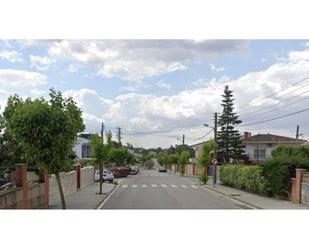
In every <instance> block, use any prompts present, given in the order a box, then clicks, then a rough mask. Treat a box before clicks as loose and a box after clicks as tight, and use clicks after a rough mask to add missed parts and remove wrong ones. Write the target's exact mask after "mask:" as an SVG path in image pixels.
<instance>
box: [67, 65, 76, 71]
mask: <svg viewBox="0 0 309 249" xmlns="http://www.w3.org/2000/svg"><path fill="white" fill-rule="evenodd" d="M68 71H69V72H70V73H75V72H77V71H78V66H77V65H75V64H70V65H69V66H68Z"/></svg>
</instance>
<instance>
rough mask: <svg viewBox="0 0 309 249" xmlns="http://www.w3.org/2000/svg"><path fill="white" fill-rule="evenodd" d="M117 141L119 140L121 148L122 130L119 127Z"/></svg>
mask: <svg viewBox="0 0 309 249" xmlns="http://www.w3.org/2000/svg"><path fill="white" fill-rule="evenodd" d="M117 139H118V144H119V145H120V146H121V128H120V127H117Z"/></svg>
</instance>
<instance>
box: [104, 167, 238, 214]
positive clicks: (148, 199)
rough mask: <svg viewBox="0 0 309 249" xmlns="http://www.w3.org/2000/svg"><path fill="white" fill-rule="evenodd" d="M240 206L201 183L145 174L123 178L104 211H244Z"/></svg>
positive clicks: (150, 171)
mask: <svg viewBox="0 0 309 249" xmlns="http://www.w3.org/2000/svg"><path fill="white" fill-rule="evenodd" d="M240 208H244V207H243V206H242V205H240V204H239V203H236V202H234V201H232V200H230V199H227V198H225V197H223V196H220V195H218V194H216V193H213V192H211V191H208V190H205V189H203V188H202V187H200V186H199V184H198V182H197V179H193V178H187V177H181V176H176V175H173V174H171V173H159V172H158V171H157V170H143V171H141V172H140V173H139V174H138V175H133V176H132V175H130V176H128V177H127V178H122V179H121V180H120V184H119V186H118V189H117V190H116V191H115V192H114V194H113V195H112V196H111V197H110V198H109V199H108V200H107V202H106V203H105V204H104V205H103V207H102V209H240Z"/></svg>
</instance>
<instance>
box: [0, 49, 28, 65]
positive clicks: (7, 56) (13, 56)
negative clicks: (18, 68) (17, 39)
mask: <svg viewBox="0 0 309 249" xmlns="http://www.w3.org/2000/svg"><path fill="white" fill-rule="evenodd" d="M0 59H2V60H7V61H9V62H11V63H16V62H19V63H20V62H23V59H22V57H21V54H20V53H19V52H17V51H15V50H6V49H3V50H0Z"/></svg>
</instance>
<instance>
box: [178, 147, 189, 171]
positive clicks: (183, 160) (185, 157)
mask: <svg viewBox="0 0 309 249" xmlns="http://www.w3.org/2000/svg"><path fill="white" fill-rule="evenodd" d="M189 158H190V153H189V152H188V151H183V152H181V153H180V154H179V155H178V164H179V165H180V167H181V175H182V176H183V175H184V174H185V166H186V165H187V164H188V163H189Z"/></svg>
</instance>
